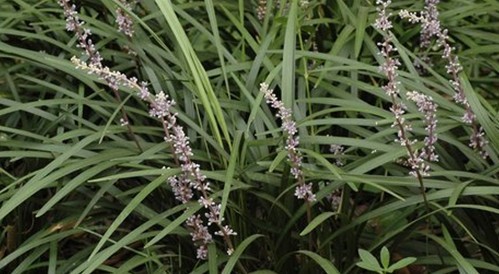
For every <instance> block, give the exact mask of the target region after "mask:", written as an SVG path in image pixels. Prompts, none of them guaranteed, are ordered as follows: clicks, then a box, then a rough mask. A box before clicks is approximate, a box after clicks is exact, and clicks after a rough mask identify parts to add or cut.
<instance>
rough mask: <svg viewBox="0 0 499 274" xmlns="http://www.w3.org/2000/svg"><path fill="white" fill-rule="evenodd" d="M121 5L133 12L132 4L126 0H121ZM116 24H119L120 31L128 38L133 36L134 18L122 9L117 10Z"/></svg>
mask: <svg viewBox="0 0 499 274" xmlns="http://www.w3.org/2000/svg"><path fill="white" fill-rule="evenodd" d="M120 3H121V4H123V6H125V8H126V9H128V10H131V7H130V4H129V3H127V2H126V1H125V0H120ZM116 23H117V24H118V30H119V31H120V32H122V33H123V34H125V35H126V36H128V37H130V38H131V37H132V36H133V21H132V18H130V16H129V15H128V14H127V13H126V12H125V11H124V10H123V9H121V8H117V9H116Z"/></svg>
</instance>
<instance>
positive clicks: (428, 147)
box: [407, 91, 438, 162]
mask: <svg viewBox="0 0 499 274" xmlns="http://www.w3.org/2000/svg"><path fill="white" fill-rule="evenodd" d="M407 98H409V100H412V101H414V102H415V103H416V105H417V106H418V110H419V111H420V112H421V113H423V114H424V116H425V124H426V128H425V130H426V133H427V136H426V137H425V139H424V145H425V146H424V148H423V149H422V150H421V153H420V157H421V158H423V159H426V160H427V161H429V162H438V155H437V154H436V153H435V143H436V142H437V139H438V138H437V133H436V129H437V114H436V112H437V107H438V105H437V104H435V103H434V102H433V98H431V97H430V96H427V95H424V94H421V93H419V92H416V91H412V92H408V93H407Z"/></svg>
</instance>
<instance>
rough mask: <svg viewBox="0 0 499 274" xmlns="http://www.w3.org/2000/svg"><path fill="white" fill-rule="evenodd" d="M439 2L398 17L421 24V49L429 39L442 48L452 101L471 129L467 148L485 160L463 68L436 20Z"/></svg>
mask: <svg viewBox="0 0 499 274" xmlns="http://www.w3.org/2000/svg"><path fill="white" fill-rule="evenodd" d="M439 2H440V1H439V0H426V1H425V8H424V10H423V11H421V13H420V15H418V14H417V13H415V12H408V11H407V10H402V11H400V13H399V16H400V17H401V18H406V19H408V21H409V22H411V23H420V24H421V26H422V27H421V47H422V48H428V47H429V45H430V43H431V41H430V39H431V38H433V37H436V38H437V46H438V47H439V48H443V51H442V58H443V59H444V60H446V61H447V65H446V66H445V68H446V70H447V73H448V74H449V75H450V76H451V77H452V79H451V80H449V83H450V85H451V87H452V88H453V89H454V91H455V94H454V96H453V99H454V101H455V102H456V103H458V104H461V105H462V106H463V107H464V115H463V117H462V121H463V122H464V123H466V124H469V125H471V127H472V133H471V136H470V142H469V146H470V147H472V148H473V149H476V150H478V151H479V152H480V155H481V156H482V158H484V159H486V158H487V157H488V153H487V151H486V150H485V147H486V146H487V144H488V141H487V140H486V139H485V133H484V132H483V128H482V127H480V126H479V125H478V122H477V120H476V115H475V113H474V112H473V110H472V109H471V105H470V103H469V102H468V99H467V98H466V95H465V94H464V88H463V85H462V83H461V80H460V79H459V75H458V74H459V72H461V71H462V69H463V68H462V66H461V64H460V63H459V59H458V57H457V55H455V54H453V51H455V48H454V47H452V46H451V45H450V44H449V35H448V30H447V29H442V27H441V24H440V21H439V19H438V16H439V13H438V9H437V4H438V3H439Z"/></svg>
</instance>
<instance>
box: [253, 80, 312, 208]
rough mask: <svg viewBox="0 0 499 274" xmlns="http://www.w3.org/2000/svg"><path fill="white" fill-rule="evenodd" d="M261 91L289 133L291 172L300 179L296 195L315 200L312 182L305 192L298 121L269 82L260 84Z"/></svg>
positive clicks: (300, 197)
mask: <svg viewBox="0 0 499 274" xmlns="http://www.w3.org/2000/svg"><path fill="white" fill-rule="evenodd" d="M260 92H262V93H263V94H264V95H265V99H266V101H267V104H270V106H271V107H273V108H274V109H276V110H277V114H276V117H278V118H280V119H281V120H282V125H281V129H282V131H283V132H284V133H285V134H286V135H287V136H286V145H285V146H284V149H286V150H287V152H288V161H289V163H290V164H291V171H290V172H291V174H292V175H293V177H294V178H295V179H296V180H298V186H297V187H296V189H295V196H296V197H297V198H298V199H304V200H306V201H308V202H312V201H315V195H314V194H313V193H312V185H311V184H309V185H307V186H309V189H308V192H309V194H307V193H304V192H303V191H305V190H307V186H306V185H305V178H304V177H303V171H302V161H303V158H302V156H301V154H300V152H299V151H298V150H297V148H298V145H299V144H300V140H299V137H298V136H295V135H296V134H297V133H298V129H297V127H296V122H295V121H294V120H293V119H292V112H291V110H290V109H288V108H286V107H284V103H283V102H282V101H280V100H279V99H277V96H276V95H275V94H274V90H272V89H270V88H269V85H268V84H267V83H261V84H260Z"/></svg>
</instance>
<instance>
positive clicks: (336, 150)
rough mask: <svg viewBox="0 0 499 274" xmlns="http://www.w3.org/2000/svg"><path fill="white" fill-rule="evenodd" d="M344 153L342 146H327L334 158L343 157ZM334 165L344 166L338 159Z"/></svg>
mask: <svg viewBox="0 0 499 274" xmlns="http://www.w3.org/2000/svg"><path fill="white" fill-rule="evenodd" d="M344 151H345V148H344V147H343V146H342V145H337V144H331V145H330V146H329V152H331V153H333V155H334V156H341V155H345V153H344ZM334 164H335V165H336V166H343V165H344V163H343V162H342V161H341V159H338V158H337V159H336V160H335V162H334Z"/></svg>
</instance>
